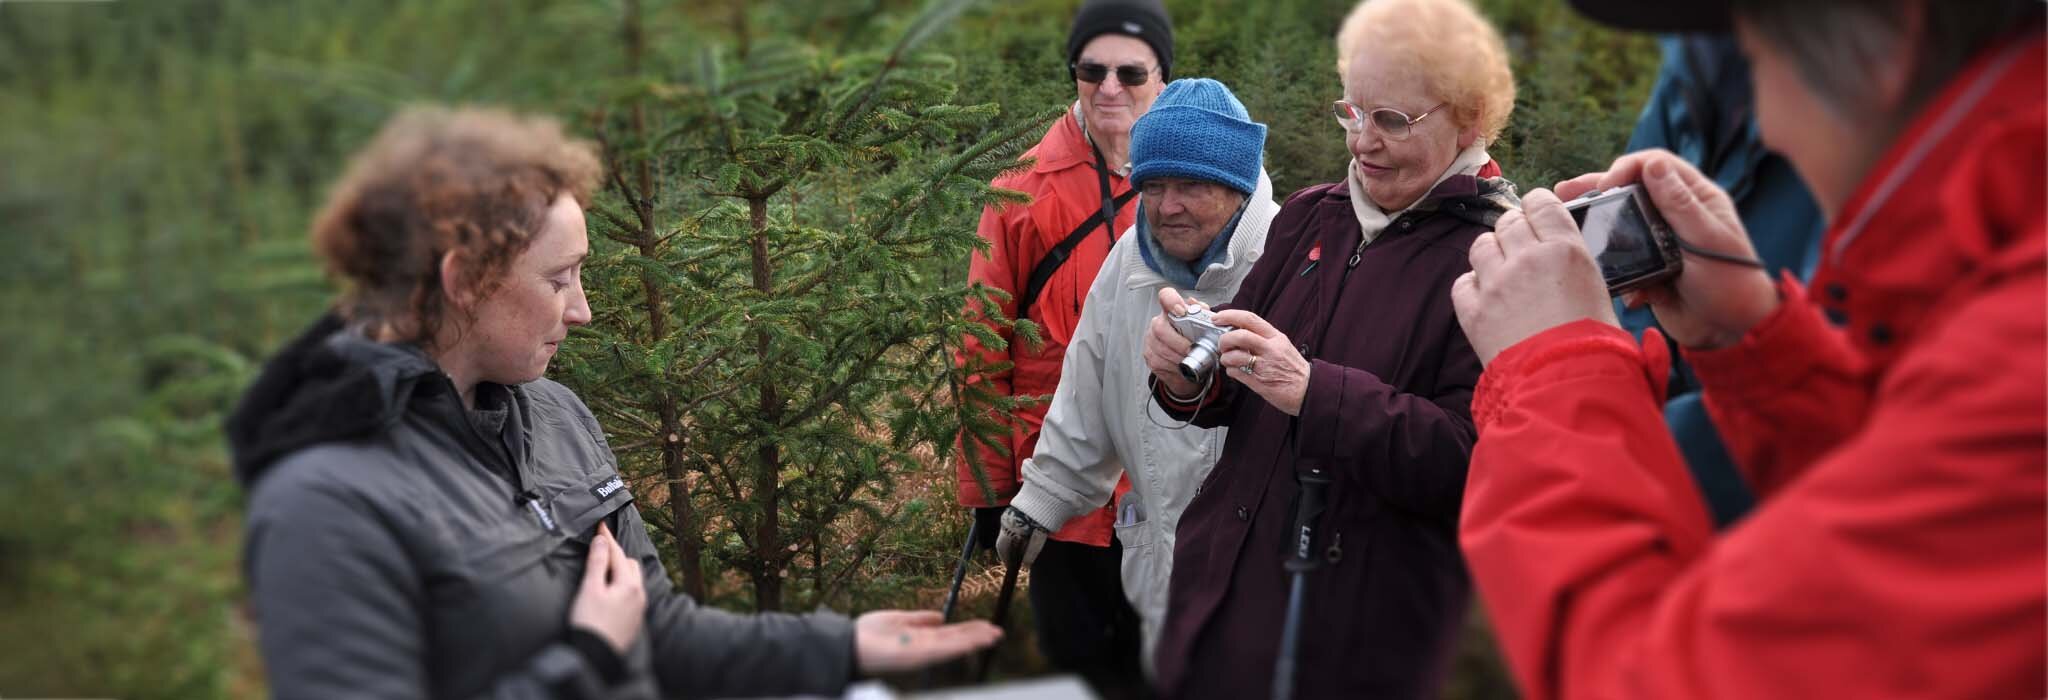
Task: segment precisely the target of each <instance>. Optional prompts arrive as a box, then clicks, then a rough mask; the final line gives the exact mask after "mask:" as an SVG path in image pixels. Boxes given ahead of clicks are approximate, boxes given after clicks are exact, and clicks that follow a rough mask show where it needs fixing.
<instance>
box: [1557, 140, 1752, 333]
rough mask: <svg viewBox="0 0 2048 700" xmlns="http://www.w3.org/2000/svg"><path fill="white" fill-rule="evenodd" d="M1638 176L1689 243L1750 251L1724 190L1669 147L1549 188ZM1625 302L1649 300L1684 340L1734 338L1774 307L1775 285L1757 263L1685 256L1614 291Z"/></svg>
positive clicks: (1608, 183) (1565, 191)
mask: <svg viewBox="0 0 2048 700" xmlns="http://www.w3.org/2000/svg"><path fill="white" fill-rule="evenodd" d="M1632 182H1640V183H1642V187H1643V189H1644V190H1645V191H1647V192H1649V194H1650V201H1652V202H1655V203H1656V204H1657V210H1658V211H1659V212H1660V213H1662V214H1663V215H1664V221H1665V223H1668V224H1670V225H1671V229H1672V230H1673V231H1674V232H1676V233H1677V234H1678V237H1679V238H1681V239H1684V240H1685V242H1686V243H1689V244H1691V245H1693V246H1694V247H1697V248H1702V249H1705V250H1711V251H1714V252H1717V253H1724V254H1728V255H1737V256H1741V257H1745V258H1751V259H1754V258H1756V248H1755V247H1754V246H1752V245H1750V242H1749V233H1748V232H1747V231H1745V230H1743V228H1742V217H1741V216H1740V215H1738V214H1737V213H1736V211H1735V203H1734V202H1733V201H1731V200H1730V199H1729V198H1728V193H1726V192H1723V191H1721V188H1720V186H1718V185H1715V184H1714V181H1713V180H1712V179H1709V178H1708V177H1707V176H1706V175H1704V174H1702V173H1700V171H1699V170H1698V169H1696V168H1694V167H1693V166H1692V164H1691V163H1687V162H1685V159H1683V158H1679V157H1678V156H1677V155H1675V154H1673V153H1671V152H1670V151H1664V150H1651V151H1641V152H1637V153H1630V154H1628V155H1625V156H1622V157H1621V158H1619V159H1617V160H1615V161H1614V165H1612V166H1610V167H1609V168H1608V170H1607V172H1604V173H1588V174H1585V175H1580V176H1578V177H1575V178H1572V179H1570V180H1566V181H1564V182H1560V183H1558V185H1557V195H1558V196H1560V197H1565V198H1573V197H1577V196H1579V195H1581V194H1584V193H1586V192H1587V191H1588V190H1592V189H1596V188H1597V189H1602V190H1605V189H1611V188H1614V187H1620V186H1622V185H1626V184H1629V183H1632ZM1622 301H1623V302H1624V303H1626V304H1628V305H1629V306H1630V307H1635V306H1638V305H1641V304H1645V303H1647V304H1649V305H1650V310H1651V311H1653V312H1655V313H1656V314H1657V323H1658V325H1660V326H1663V328H1664V334H1665V335H1667V336H1670V337H1671V338H1672V339H1673V340H1676V341H1678V343H1679V344H1680V345H1683V346H1685V347H1689V348H1720V347H1727V346H1729V345H1734V344H1735V343H1737V342H1740V341H1741V340H1742V336H1743V335H1745V334H1747V333H1749V329H1750V328H1753V327H1755V326H1756V324H1757V323H1759V322H1761V321H1763V320H1764V318H1766V317H1768V316H1770V315H1771V312H1773V311H1776V310H1777V308H1778V304H1779V299H1778V290H1777V287H1776V286H1775V285H1773V284H1772V283H1771V277H1770V275H1769V274H1768V273H1766V272H1764V271H1763V270H1758V269H1755V268H1750V267H1743V266H1740V265H1730V264H1727V263H1722V262H1715V261H1712V260H1706V259H1703V258H1699V257H1694V256H1688V257H1687V258H1686V260H1685V269H1684V270H1683V271H1682V272H1680V273H1679V275H1678V276H1677V277H1676V278H1673V279H1671V280H1667V281H1666V282H1664V283H1662V284H1656V285H1651V286H1649V287H1644V288H1642V289H1638V290H1636V291H1634V292H1631V293H1629V294H1627V295H1624V296H1623V297H1622Z"/></svg>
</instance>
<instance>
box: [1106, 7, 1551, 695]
mask: <svg viewBox="0 0 2048 700" xmlns="http://www.w3.org/2000/svg"><path fill="white" fill-rule="evenodd" d="M1337 54H1338V57H1339V58H1338V73H1339V75H1340V77H1341V78H1342V80H1343V86H1344V100H1343V101H1340V102H1337V103H1336V104H1335V105H1334V110H1335V112H1336V116H1337V121H1338V122H1339V123H1340V124H1342V125H1343V127H1344V129H1345V131H1346V139H1345V141H1346V145H1347V146H1348V147H1349V150H1350V152H1351V154H1352V156H1353V161H1352V163H1351V166H1350V168H1349V169H1348V172H1347V173H1346V176H1345V179H1344V180H1343V181H1342V182H1337V183H1331V184H1326V185H1319V186H1316V187H1311V188H1309V189H1307V190H1303V191H1301V192H1299V193H1296V194H1295V195H1294V196H1293V197H1291V198H1289V199H1288V201H1287V204H1286V206H1285V207H1284V208H1282V210H1281V211H1280V214H1279V216H1278V218H1276V219H1274V221H1273V227H1272V233H1271V234H1270V236H1269V238H1268V239H1267V242H1266V248H1265V251H1264V255H1263V257H1261V258H1260V259H1259V262H1258V264H1257V266H1256V267H1255V268H1254V269H1253V270H1252V273H1251V275H1250V276H1249V277H1248V278H1246V279H1245V281H1244V284H1243V286H1242V287H1241V288H1240V290H1239V292H1238V295H1237V297H1236V298H1235V299H1233V300H1232V301H1231V303H1230V304H1228V305H1226V306H1224V307H1221V308H1223V309H1224V310H1222V311H1219V312H1218V313H1217V314H1216V317H1215V320H1216V321H1217V322H1218V323H1221V324H1225V325H1229V326H1234V327H1236V328H1237V329H1238V330H1234V331H1231V332H1229V333H1227V334H1225V335H1224V336H1222V338H1221V340H1220V343H1219V349H1220V350H1221V359H1220V362H1221V368H1220V370H1218V371H1215V372H1211V373H1210V374H1209V376H1206V377H1204V380H1203V381H1202V382H1200V383H1196V382H1190V381H1188V380H1186V379H1184V378H1183V377H1182V376H1181V375H1180V371H1179V368H1178V364H1179V363H1180V361H1181V360H1182V358H1184V357H1186V356H1187V352H1188V349H1189V346H1190V345H1189V342H1188V341H1187V340H1186V339H1185V338H1183V337H1182V336H1181V335H1180V334H1179V333H1178V332H1176V331H1175V330H1174V329H1173V327H1172V325H1171V323H1170V319H1169V318H1168V317H1167V316H1166V314H1173V315H1178V314H1179V313H1181V312H1182V311H1183V306H1184V302H1183V301H1182V299H1181V297H1180V296H1179V295H1178V294H1177V293H1175V292H1174V291H1173V290H1170V289H1169V290H1162V292H1161V295H1160V297H1161V298H1160V303H1161V307H1162V310H1163V312H1164V313H1163V314H1162V316H1161V317H1160V318H1156V319H1154V321H1153V324H1152V329H1151V331H1150V332H1149V334H1148V335H1147V337H1146V340H1145V353H1146V362H1147V364H1148V366H1149V367H1151V368H1152V370H1153V376H1154V384H1155V398H1156V399H1157V401H1158V403H1159V404H1160V405H1161V406H1162V407H1163V408H1165V409H1166V411H1167V413H1169V414H1171V415H1174V416H1175V417H1177V418H1180V419H1184V420H1192V421H1193V422H1194V423H1195V424H1196V425H1201V426H1204V427H1213V426H1229V427H1230V434H1229V437H1228V438H1227V439H1226V441H1225V444H1224V448H1223V456H1222V459H1221V461H1220V462H1219V463H1218V464H1217V465H1216V467H1215V469H1214V470H1213V471H1212V472H1211V473H1210V475H1209V477H1208V479H1207V481H1206V482H1204V483H1203V484H1202V486H1201V488H1200V490H1198V491H1197V492H1196V493H1197V495H1196V496H1195V499H1194V501H1193V502H1192V503H1191V504H1190V505H1189V507H1188V510H1187V512H1186V514H1185V515H1184V516H1182V520H1181V525H1180V530H1179V533H1178V542H1177V545H1176V547H1175V549H1174V557H1175V560H1176V566H1175V569H1174V572H1173V578H1172V582H1171V585H1170V587H1169V595H1168V603H1167V605H1168V610H1167V621H1166V626H1165V628H1164V630H1163V631H1162V634H1161V639H1160V643H1159V647H1158V651H1157V656H1156V658H1155V660H1156V661H1157V664H1158V670H1159V683H1160V687H1159V689H1160V691H1161V693H1162V694H1163V695H1164V696H1167V697H1219V698H1245V697H1268V696H1269V695H1270V694H1271V691H1272V688H1273V685H1272V684H1273V681H1274V672H1275V668H1276V664H1275V660H1276V654H1275V652H1276V650H1277V649H1279V647H1280V642H1281V627H1282V625H1281V624H1280V621H1281V619H1282V617H1283V610H1284V608H1285V606H1286V605H1287V602H1288V598H1289V582H1290V573H1289V572H1288V570H1287V569H1286V568H1285V566H1284V565H1285V564H1286V563H1287V560H1288V558H1289V557H1290V556H1291V555H1292V554H1293V553H1294V552H1295V550H1296V547H1295V543H1296V540H1297V535H1298V534H1299V530H1298V528H1297V527H1296V523H1295V518H1294V515H1295V508H1296V506H1297V505H1298V502H1297V499H1296V494H1297V493H1298V492H1299V491H1300V489H1299V488H1298V484H1299V483H1300V482H1298V480H1297V475H1298V474H1313V475H1321V476H1323V477H1326V478H1328V479H1329V480H1330V484H1329V485H1328V486H1327V487H1326V488H1324V489H1322V491H1323V492H1324V496H1325V500H1326V504H1327V505H1326V508H1325V509H1324V510H1323V512H1322V514H1321V516H1320V521H1319V523H1318V525H1319V527H1317V528H1316V530H1315V532H1314V537H1313V544H1312V545H1311V547H1310V550H1311V551H1312V552H1313V554H1314V556H1313V558H1312V561H1314V562H1316V563H1317V565H1316V568H1315V569H1314V570H1313V571H1311V572H1310V573H1309V574H1308V575H1307V584H1306V586H1307V587H1306V589H1305V592H1306V593H1305V596H1304V597H1303V599H1302V600H1303V604H1304V610H1305V611H1306V618H1307V619H1310V620H1314V623H1313V624H1309V625H1305V627H1306V628H1307V629H1306V630H1305V631H1304V632H1302V633H1301V635H1300V647H1299V652H1298V654H1297V655H1296V657H1295V658H1296V660H1297V661H1298V664H1297V666H1296V667H1297V668H1298V669H1299V671H1298V672H1297V673H1295V674H1291V675H1289V676H1288V678H1289V679H1290V680H1291V681H1293V682H1294V684H1295V687H1296V688H1299V692H1298V696H1299V697H1304V698H1321V697H1375V698H1381V697H1425V696H1434V695H1435V694H1436V690H1437V687H1438V685H1439V682H1440V680H1441V679H1442V677H1443V675H1444V671H1445V669H1446V667H1447V666H1448V663H1449V661H1450V659H1451V656H1452V654H1451V651H1452V649H1453V648H1454V647H1455V643H1456V636H1457V635H1456V633H1457V630H1458V629H1459V627H1460V626H1461V625H1462V623H1463V618H1464V615H1465V609H1466V604H1467V601H1468V599H1469V597H1470V582H1469V580H1468V579H1467V576H1466V573H1465V569H1464V565H1463V563H1462V561H1461V560H1460V558H1459V554H1458V544H1457V520H1458V504H1459V501H1460V498H1461V496H1462V493H1463V490H1464V484H1465V465H1466V459H1467V457H1468V455H1469V454H1470V450H1471V447H1472V443H1473V437H1474V435H1473V427H1472V419H1471V413H1470V408H1469V404H1470V401H1471V397H1472V389H1473V386H1474V384H1475V383H1476V382H1477V380H1478V378H1479V371H1480V366H1479V361H1478V359H1477V358H1475V357H1474V355H1473V352H1472V349H1471V347H1470V346H1469V345H1467V343H1466V341H1465V338H1464V334H1463V333H1461V332H1460V331H1459V328H1458V324H1457V319H1456V316H1455V314H1454V312H1453V310H1452V308H1451V302H1450V288H1451V283H1452V281H1453V280H1455V279H1457V277H1458V276H1459V275H1461V274H1463V273H1464V272H1465V271H1466V270H1468V269H1470V267H1469V264H1468V263H1467V260H1466V258H1467V251H1468V250H1469V249H1470V248H1471V245H1472V241H1473V239H1474V238H1476V237H1477V236H1478V235H1479V234H1480V233H1483V232H1485V231H1488V230H1491V229H1492V222H1493V220H1494V219H1495V218H1497V217H1498V216H1499V215H1500V213H1502V212H1504V211H1506V210H1507V209H1509V208H1511V207H1513V206H1515V204H1516V201H1515V197H1514V190H1513V185H1511V184H1509V183H1507V182H1506V181H1504V180H1501V179H1499V178H1498V177H1497V175H1498V174H1499V168H1498V167H1496V166H1494V165H1493V164H1492V162H1491V160H1490V159H1489V157H1488V156H1487V154H1486V148H1485V146H1486V144H1487V143H1488V142H1489V141H1491V140H1492V139H1493V138H1494V137H1495V136H1496V135H1497V134H1499V132H1500V129H1501V127H1502V126H1504V125H1505V123H1506V121H1507V116H1508V113H1509V111H1510V110H1512V109H1513V104H1514V81H1513V78H1512V76H1511V74H1510V73H1509V69H1508V63H1507V53H1506V51H1505V49H1504V47H1503V46H1502V44H1501V40H1500V37H1499V35H1498V33H1496V32H1495V31H1494V29H1493V28H1492V27H1491V26H1489V25H1488V24H1487V23H1486V21H1485V20H1484V19H1482V18H1481V17H1480V16H1479V15H1478V13H1477V12H1476V11H1474V10H1473V9H1472V8H1471V6H1470V5H1468V4H1466V3H1465V2H1464V1H1463V0H1369V1H1368V2H1364V3H1361V4H1360V5H1359V6H1358V7H1357V8H1356V9H1354V10H1353V11H1352V12H1351V15H1350V17H1348V18H1347V19H1346V20H1345V22H1344V27H1343V29H1342V30H1341V31H1340V32H1339V34H1338V38H1337ZM1217 374H1222V375H1226V376H1227V377H1228V379H1227V380H1225V379H1222V378H1220V377H1217V376H1215V375H1217Z"/></svg>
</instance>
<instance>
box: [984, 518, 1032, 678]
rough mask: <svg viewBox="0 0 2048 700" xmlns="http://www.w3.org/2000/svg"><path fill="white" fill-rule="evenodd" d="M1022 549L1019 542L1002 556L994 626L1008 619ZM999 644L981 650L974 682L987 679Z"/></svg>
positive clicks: (992, 620)
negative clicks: (1000, 582) (999, 590)
mask: <svg viewBox="0 0 2048 700" xmlns="http://www.w3.org/2000/svg"><path fill="white" fill-rule="evenodd" d="M1024 549H1025V544H1024V543H1019V544H1018V546H1016V547H1012V548H1011V549H1010V555H1009V556H1007V557H1003V589H1002V591H1001V592H999V593H997V594H996V614H995V617H994V618H993V619H991V620H989V621H990V622H993V623H995V625H996V627H999V628H1000V627H1004V626H1005V625H1006V624H1007V623H1008V621H1009V619H1010V599H1011V598H1012V597H1015V595H1016V593H1017V570H1018V569H1020V568H1023V566H1024ZM1001 646H1002V645H1001V644H1000V643H998V644H996V645H994V646H990V647H989V648H988V650H987V651H983V652H981V670H980V671H978V672H976V674H975V677H974V682H976V683H985V682H987V681H988V671H989V669H990V668H991V667H993V666H995V661H996V649H997V648H999V647H1001Z"/></svg>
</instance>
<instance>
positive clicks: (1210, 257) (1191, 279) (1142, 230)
mask: <svg viewBox="0 0 2048 700" xmlns="http://www.w3.org/2000/svg"><path fill="white" fill-rule="evenodd" d="M1251 202H1252V198H1251V197H1250V196H1249V195H1247V196H1246V197H1245V198H1244V203H1243V204H1239V205H1237V213H1235V214H1232V215H1230V222H1229V223H1226V224H1224V225H1223V232H1222V233H1219V234H1216V238H1215V239H1213V240H1210V241H1209V249H1208V250H1205V251H1202V259H1200V260H1196V261H1194V262H1192V263H1190V262H1188V261H1185V260H1182V259H1180V258H1176V257H1173V256H1171V255H1168V254H1167V253H1166V250H1165V249H1163V248H1160V247H1159V239H1158V238H1157V237H1154V236H1153V235H1152V222H1151V219H1150V218H1149V217H1147V216H1145V200H1144V199H1142V198H1141V199H1139V200H1138V231H1137V233H1138V255H1139V257H1142V258H1144V259H1145V267H1147V268H1151V270H1152V271H1153V272H1154V273H1157V274H1158V275H1159V276H1160V277H1164V278H1166V281H1168V282H1171V283H1173V286H1175V287H1177V288H1180V289H1195V288H1196V287H1199V286H1201V281H1202V273H1203V272H1205V271H1207V270H1208V269H1209V266H1210V265H1214V264H1216V263H1219V262H1222V261H1223V256H1224V255H1226V254H1228V253H1229V252H1230V237H1231V236H1233V235H1236V234H1237V221H1238V219H1242V218H1244V210H1245V207H1247V206H1249V205H1250V204H1251Z"/></svg>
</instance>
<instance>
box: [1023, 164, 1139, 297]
mask: <svg viewBox="0 0 2048 700" xmlns="http://www.w3.org/2000/svg"><path fill="white" fill-rule="evenodd" d="M1088 147H1089V148H1090V149H1093V150H1094V151H1095V164H1094V165H1095V179H1096V182H1097V183H1098V184H1100V185H1101V188H1102V209H1100V210H1098V211H1096V212H1095V213H1094V214H1093V215H1090V216H1089V217H1088V218H1086V219H1083V220H1081V224H1080V225H1079V226H1075V227H1074V230H1073V231H1072V232H1070V233H1068V234H1067V236H1066V238H1062V239H1060V242H1059V244H1057V245H1054V246H1053V247H1052V250H1048V251H1046V252H1045V257H1042V258H1039V259H1038V264H1037V265H1034V266H1032V268H1031V277H1030V278H1029V279H1028V280H1027V281H1026V282H1025V283H1024V294H1023V295H1022V296H1019V297H1017V318H1024V317H1025V316H1028V315H1030V313H1031V305H1032V304H1035V303H1037V302H1038V295H1039V294H1041V293H1043V292H1044V291H1045V285H1046V284H1047V283H1049V282H1051V281H1052V276H1053V274H1054V273H1057V272H1059V271H1060V267H1062V266H1064V265H1066V264H1067V259H1068V258H1071V257H1073V255H1074V249H1075V248H1077V247H1079V246H1080V245H1081V241H1084V240H1087V239H1088V234H1091V233H1094V232H1095V229H1096V227H1098V226H1112V227H1113V226H1115V225H1116V213H1117V211H1118V210H1120V209H1122V208H1123V206H1124V205H1125V204H1128V203H1130V201H1131V198H1132V197H1136V196H1138V190H1137V188H1132V189H1130V190H1127V191H1125V192H1124V193H1123V195H1121V196H1116V197H1112V196H1110V188H1109V167H1108V166H1107V165H1105V164H1104V163H1103V159H1102V149H1100V148H1096V147H1095V144H1092V143H1091V144H1088ZM1110 235H1111V237H1114V236H1115V232H1114V231H1111V232H1110Z"/></svg>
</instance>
